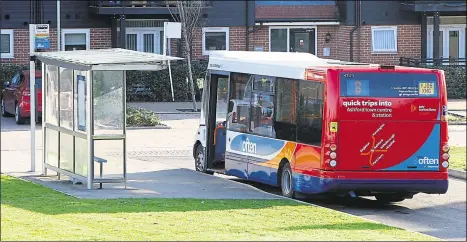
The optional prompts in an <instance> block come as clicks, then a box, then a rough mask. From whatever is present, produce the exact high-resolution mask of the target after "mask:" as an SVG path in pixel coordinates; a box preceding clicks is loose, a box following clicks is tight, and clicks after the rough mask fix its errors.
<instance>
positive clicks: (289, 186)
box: [280, 163, 295, 198]
mask: <svg viewBox="0 0 467 242" xmlns="http://www.w3.org/2000/svg"><path fill="white" fill-rule="evenodd" d="M280 181H281V191H282V196H284V197H288V198H294V197H295V191H294V188H293V176H292V169H291V168H290V164H289V163H285V164H284V167H283V168H282V173H281V179H280Z"/></svg>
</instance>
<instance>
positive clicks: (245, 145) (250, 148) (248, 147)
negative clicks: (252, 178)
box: [242, 138, 256, 154]
mask: <svg viewBox="0 0 467 242" xmlns="http://www.w3.org/2000/svg"><path fill="white" fill-rule="evenodd" d="M242 151H243V152H247V153H252V154H256V143H253V142H250V140H249V139H248V138H246V140H245V141H243V142H242Z"/></svg>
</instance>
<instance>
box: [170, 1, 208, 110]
mask: <svg viewBox="0 0 467 242" xmlns="http://www.w3.org/2000/svg"><path fill="white" fill-rule="evenodd" d="M174 2H176V3H177V11H178V14H173V13H172V12H171V13H170V14H171V15H172V17H173V19H174V20H175V21H177V22H180V23H181V25H182V39H183V40H184V41H183V42H184V43H185V52H184V54H185V58H186V59H187V66H188V78H189V82H190V89H191V98H192V101H193V109H194V111H196V109H197V108H196V98H195V86H194V81H193V71H192V68H191V67H192V66H191V54H192V52H191V51H192V49H191V45H192V43H193V35H194V30H195V28H196V27H198V25H199V17H200V16H201V11H202V10H203V6H204V1H203V0H193V1H186V0H176V1H174ZM169 10H170V8H169Z"/></svg>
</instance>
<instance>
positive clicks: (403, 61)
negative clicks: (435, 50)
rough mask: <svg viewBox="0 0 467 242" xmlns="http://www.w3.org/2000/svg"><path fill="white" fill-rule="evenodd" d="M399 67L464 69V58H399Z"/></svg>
mask: <svg viewBox="0 0 467 242" xmlns="http://www.w3.org/2000/svg"><path fill="white" fill-rule="evenodd" d="M399 65H401V66H413V67H417V66H441V65H442V66H459V67H465V58H439V59H432V58H427V59H417V58H407V57H401V58H400V59H399Z"/></svg>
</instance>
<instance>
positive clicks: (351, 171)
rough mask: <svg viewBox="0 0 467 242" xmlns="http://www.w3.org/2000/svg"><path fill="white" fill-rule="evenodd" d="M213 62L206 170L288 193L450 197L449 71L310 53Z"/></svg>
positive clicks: (227, 54) (223, 54) (206, 95)
mask: <svg viewBox="0 0 467 242" xmlns="http://www.w3.org/2000/svg"><path fill="white" fill-rule="evenodd" d="M209 62H210V63H209V68H208V77H207V79H206V81H205V83H204V89H203V101H202V103H203V107H202V115H201V120H200V127H199V130H198V132H197V135H196V141H195V145H194V147H193V148H194V150H193V155H194V158H195V165H196V169H197V170H198V171H201V172H206V173H213V172H220V173H224V174H227V175H232V176H236V177H240V178H244V179H248V180H253V181H258V182H262V183H266V184H270V185H273V186H278V187H280V188H281V191H282V194H283V195H284V196H288V197H293V196H295V194H296V193H304V194H322V193H324V194H326V193H333V194H349V193H351V194H355V195H357V196H375V197H376V198H377V199H378V200H381V201H385V202H396V201H402V200H404V199H406V198H411V197H412V196H413V195H414V194H417V193H428V194H443V193H446V191H447V189H448V170H447V169H448V166H449V145H448V133H447V127H448V123H447V117H446V115H447V114H446V110H447V107H446V104H447V97H446V86H445V80H444V73H443V72H442V71H440V70H431V69H430V70H429V69H421V68H408V67H398V66H393V67H388V66H380V65H370V64H361V63H348V62H342V61H336V60H326V59H320V58H317V57H316V56H313V55H310V54H304V53H273V52H269V53H254V52H253V53H252V52H241V51H238V52H237V51H219V52H217V53H215V54H212V55H211V56H210V60H209ZM225 87H228V88H225ZM221 89H222V90H228V91H227V92H226V93H222V90H221ZM214 141H215V142H214Z"/></svg>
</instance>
